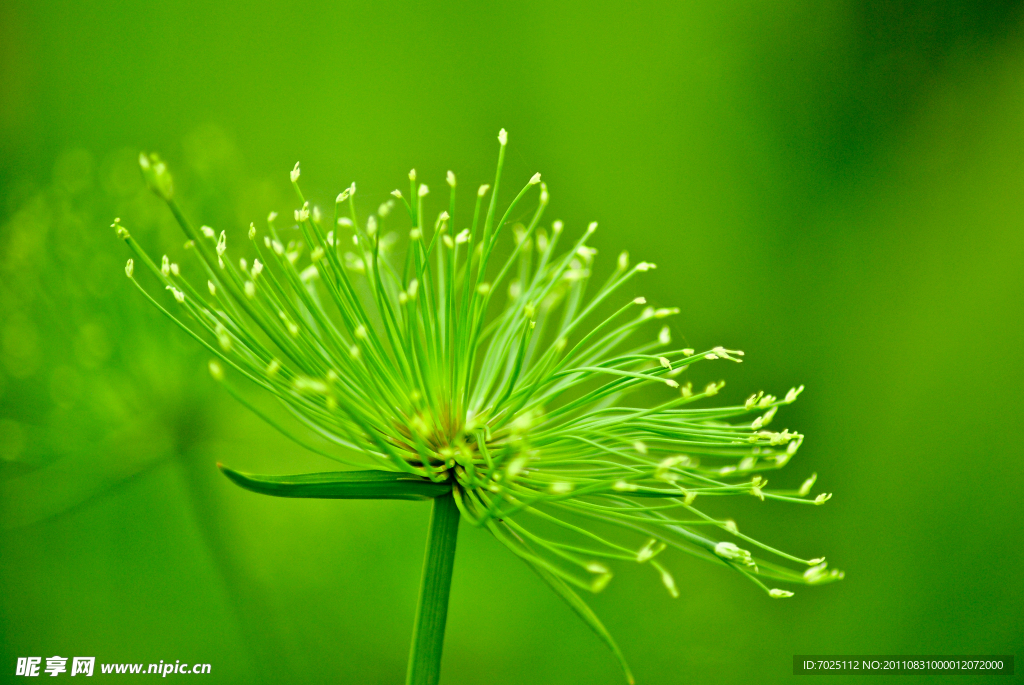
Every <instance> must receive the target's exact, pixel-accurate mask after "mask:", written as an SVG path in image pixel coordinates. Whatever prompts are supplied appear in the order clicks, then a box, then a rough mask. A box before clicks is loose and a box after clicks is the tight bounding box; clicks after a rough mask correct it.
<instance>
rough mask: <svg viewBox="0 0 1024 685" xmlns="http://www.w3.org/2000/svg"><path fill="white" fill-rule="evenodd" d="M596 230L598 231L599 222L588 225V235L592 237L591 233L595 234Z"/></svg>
mask: <svg viewBox="0 0 1024 685" xmlns="http://www.w3.org/2000/svg"><path fill="white" fill-rule="evenodd" d="M596 230H597V222H596V221H591V222H590V223H589V224H588V225H587V235H590V234H591V233H593V232H594V231H596Z"/></svg>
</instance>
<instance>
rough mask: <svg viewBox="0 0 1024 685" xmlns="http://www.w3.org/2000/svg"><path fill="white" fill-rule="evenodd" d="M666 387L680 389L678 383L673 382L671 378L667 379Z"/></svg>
mask: <svg viewBox="0 0 1024 685" xmlns="http://www.w3.org/2000/svg"><path fill="white" fill-rule="evenodd" d="M665 385H667V386H668V387H670V388H678V387H679V383H677V382H676V381H674V380H672V379H671V378H666V379H665Z"/></svg>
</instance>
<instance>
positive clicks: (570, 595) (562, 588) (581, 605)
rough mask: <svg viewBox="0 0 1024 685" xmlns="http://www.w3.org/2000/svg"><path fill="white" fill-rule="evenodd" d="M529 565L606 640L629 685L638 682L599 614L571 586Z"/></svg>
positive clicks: (534, 565)
mask: <svg viewBox="0 0 1024 685" xmlns="http://www.w3.org/2000/svg"><path fill="white" fill-rule="evenodd" d="M527 563H528V564H529V566H530V568H532V569H533V570H534V571H536V572H537V575H538V576H540V577H541V578H542V579H543V580H544V582H545V583H547V584H548V586H549V587H550V588H551V589H552V590H554V591H555V594H557V595H558V596H559V597H561V598H562V599H563V600H565V603H566V604H568V605H569V607H570V608H571V609H572V610H573V611H575V612H576V615H577V616H579V617H580V618H582V619H583V622H584V623H586V624H587V625H588V626H590V629H591V630H593V631H594V632H595V633H597V636H598V637H600V638H601V639H602V640H604V643H605V644H606V645H608V648H609V649H611V650H612V653H613V654H615V658H616V659H618V661H619V665H620V666H621V667H622V670H623V671H624V672H625V674H626V679H627V680H628V681H629V684H630V685H633V684H634V683H635V682H636V681H635V680H633V673H632V671H630V670H629V664H627V663H626V658H625V657H624V656H623V655H622V651H621V650H619V646H618V645H617V644H615V640H614V639H612V636H611V634H609V632H608V629H607V628H605V627H604V624H603V623H601V619H599V618H598V617H597V614H595V613H594V610H593V609H591V608H590V607H589V606H587V603H586V602H584V601H583V600H582V599H581V598H580V596H579V595H577V594H576V591H575V590H573V589H572V588H571V587H569V585H568V584H567V583H566V582H565V581H564V580H562V579H561V578H559V577H558V576H556V575H554V574H553V573H551V572H550V571H548V570H547V569H544V568H542V567H540V566H538V565H536V564H530V563H529V562H527Z"/></svg>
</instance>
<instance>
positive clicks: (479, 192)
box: [476, 183, 491, 197]
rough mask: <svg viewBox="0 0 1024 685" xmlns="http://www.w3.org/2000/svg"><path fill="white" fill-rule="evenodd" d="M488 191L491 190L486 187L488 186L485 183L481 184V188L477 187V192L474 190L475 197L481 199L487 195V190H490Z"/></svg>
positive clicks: (489, 187)
mask: <svg viewBox="0 0 1024 685" xmlns="http://www.w3.org/2000/svg"><path fill="white" fill-rule="evenodd" d="M490 189H491V186H489V185H488V184H486V183H485V184H483V185H482V186H480V187H479V188H477V190H476V195H477V197H483V196H484V195H486V194H487V191H488V190H490Z"/></svg>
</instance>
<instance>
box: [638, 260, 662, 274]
mask: <svg viewBox="0 0 1024 685" xmlns="http://www.w3.org/2000/svg"><path fill="white" fill-rule="evenodd" d="M656 268H658V267H657V266H656V265H654V264H651V263H650V262H640V263H639V264H637V265H636V270H637V271H639V272H641V273H643V272H645V271H650V270H651V269H656Z"/></svg>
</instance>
